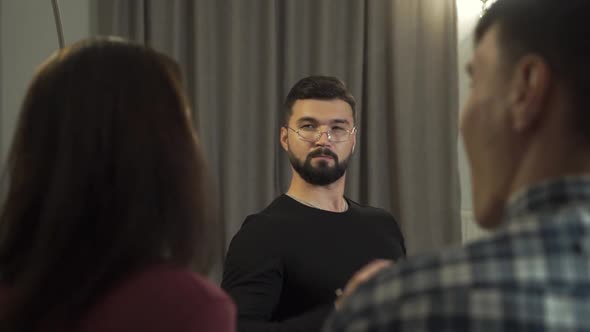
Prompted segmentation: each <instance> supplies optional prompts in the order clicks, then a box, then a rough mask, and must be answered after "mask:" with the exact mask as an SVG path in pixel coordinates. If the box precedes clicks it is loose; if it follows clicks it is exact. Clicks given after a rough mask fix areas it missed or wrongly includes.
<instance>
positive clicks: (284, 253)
mask: <svg viewBox="0 0 590 332" xmlns="http://www.w3.org/2000/svg"><path fill="white" fill-rule="evenodd" d="M347 202H348V205H349V208H348V210H347V211H345V212H342V213H335V212H329V211H324V210H320V209H315V208H312V207H308V206H306V205H303V204H301V203H299V202H297V201H295V200H294V199H292V198H291V197H289V196H287V195H281V196H279V197H278V198H277V199H275V200H274V201H273V202H272V203H271V204H270V205H269V206H268V207H267V208H266V209H264V210H263V211H261V212H260V213H258V214H254V215H250V216H248V217H247V218H246V220H245V221H244V223H243V225H242V228H241V229H240V231H239V232H238V233H237V234H236V235H235V236H234V238H233V240H232V241H231V244H230V247H229V251H228V253H227V257H226V261H225V267H224V273H223V282H222V287H223V288H224V289H225V290H226V291H227V292H228V293H229V294H230V296H231V297H232V298H233V299H234V301H235V302H236V304H237V307H238V331H240V332H271V331H272V332H279V331H281V332H287V331H288V332H295V331H305V332H314V331H319V330H320V328H321V326H322V324H323V321H324V319H325V318H326V317H327V316H328V314H329V313H330V312H331V311H332V309H333V307H334V300H335V298H336V294H335V291H336V289H338V288H344V286H345V285H346V282H347V281H348V280H349V279H350V277H351V276H352V275H353V274H354V272H356V271H357V270H358V269H360V268H362V267H363V266H364V265H365V264H367V263H369V262H370V261H372V260H373V259H377V258H385V259H392V260H399V259H400V258H402V257H403V256H405V246H404V239H403V236H402V233H401V231H400V229H399V227H398V224H397V223H396V221H395V219H394V218H393V217H392V216H391V214H389V213H387V212H386V211H384V210H381V209H377V208H373V207H367V206H361V205H359V204H358V203H355V202H353V201H351V200H349V199H347Z"/></svg>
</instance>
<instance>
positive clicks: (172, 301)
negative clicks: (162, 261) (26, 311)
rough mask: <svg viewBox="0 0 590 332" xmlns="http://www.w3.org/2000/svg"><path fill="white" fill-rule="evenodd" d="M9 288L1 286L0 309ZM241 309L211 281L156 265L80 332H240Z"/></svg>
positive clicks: (95, 311)
mask: <svg viewBox="0 0 590 332" xmlns="http://www.w3.org/2000/svg"><path fill="white" fill-rule="evenodd" d="M7 291H8V290H7V288H6V287H2V286H1V285H0V304H1V303H2V302H4V301H6V297H7ZM235 317H236V309H235V306H234V304H233V302H232V301H231V300H230V298H229V297H228V296H227V295H226V294H225V293H224V292H223V291H222V290H221V289H220V288H219V287H217V286H215V285H214V284H213V283H211V282H209V281H208V280H206V279H205V278H203V277H201V276H199V275H197V274H195V273H192V272H190V271H189V270H186V269H181V268H176V267H172V266H169V265H156V266H154V267H150V268H148V269H145V270H143V271H142V272H139V273H137V274H135V275H132V276H131V277H129V278H128V279H127V280H126V281H123V282H122V283H120V284H119V285H117V286H115V287H114V288H113V289H112V290H111V291H110V292H109V293H108V294H106V295H105V297H104V298H102V299H101V300H100V301H99V302H98V303H97V304H96V305H95V306H94V307H93V308H92V309H91V310H90V312H89V313H88V314H87V315H86V316H85V317H84V318H83V319H82V321H81V322H80V324H79V326H78V327H77V328H75V329H74V331H75V332H99V331H100V332H119V331H121V332H123V331H125V332H127V331H142V332H156V331H158V332H160V331H171V332H176V331H178V332H185V331H186V332H189V331H199V332H207V331H211V332H234V331H235V323H236V322H235Z"/></svg>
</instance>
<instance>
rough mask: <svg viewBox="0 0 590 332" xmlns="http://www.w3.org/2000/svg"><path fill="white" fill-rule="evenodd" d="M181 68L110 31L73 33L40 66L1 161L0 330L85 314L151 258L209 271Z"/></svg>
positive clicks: (197, 156) (205, 220) (199, 171)
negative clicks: (5, 295)
mask: <svg viewBox="0 0 590 332" xmlns="http://www.w3.org/2000/svg"><path fill="white" fill-rule="evenodd" d="M179 72H180V71H179V70H178V66H177V65H176V63H175V62H174V61H173V60H171V59H170V58H168V57H166V56H164V55H162V54H160V53H157V52H155V51H153V50H151V49H149V48H146V47H143V46H140V45H135V44H131V43H127V42H123V41H116V40H113V39H94V40H87V41H82V42H79V43H77V44H75V45H73V46H71V47H69V48H66V49H64V50H61V51H60V52H58V53H57V54H56V55H55V56H53V57H51V58H50V59H49V60H48V61H47V62H46V63H45V64H43V66H42V67H41V68H40V69H39V71H38V73H37V74H36V76H35V78H34V80H33V82H32V84H31V85H30V87H29V89H28V92H27V95H26V97H25V100H24V103H23V106H22V110H21V113H20V118H19V122H18V128H17V131H16V134H15V136H14V141H13V143H12V147H11V151H10V154H9V159H8V161H7V170H6V171H7V173H6V182H7V183H6V188H5V189H6V198H5V200H4V205H3V209H2V212H1V214H0V274H1V278H2V282H3V283H4V284H6V285H7V286H8V288H9V289H10V301H9V303H10V305H9V306H7V307H6V308H0V309H1V312H0V314H1V316H0V330H1V331H17V330H18V331H31V330H35V329H38V328H39V327H40V326H41V324H42V323H44V322H47V321H50V322H64V321H66V322H67V321H72V320H76V319H78V318H81V316H82V315H84V313H85V312H86V311H87V310H89V309H90V307H91V306H92V304H94V303H96V301H98V299H99V297H100V296H101V295H102V294H104V293H105V292H106V291H108V290H109V289H110V288H111V287H112V286H113V285H114V284H115V283H116V282H118V281H120V280H121V279H122V278H123V277H125V276H127V275H128V274H129V273H132V272H134V271H137V270H138V269H141V268H143V267H145V266H146V265H148V264H154V263H159V262H164V263H170V264H174V265H178V266H182V267H192V268H195V269H196V270H198V271H201V272H204V271H207V270H208V267H209V266H210V262H209V259H210V257H212V253H211V250H212V248H214V247H215V246H214V244H213V243H211V242H210V241H211V239H214V238H215V236H212V233H213V231H214V228H213V227H212V226H214V225H215V221H216V218H214V216H213V215H211V214H210V211H209V210H206V209H208V208H211V206H212V205H211V204H210V202H205V200H206V199H208V195H207V194H208V193H209V191H208V189H209V186H208V184H207V183H206V181H205V178H206V174H205V173H206V167H205V162H204V160H203V155H202V153H201V149H200V147H199V144H198V141H197V139H196V135H195V132H194V129H193V127H192V125H191V121H190V115H189V109H188V105H187V104H186V98H185V96H184V94H183V92H182V88H181V84H180V78H179ZM213 206H214V205H213ZM44 330H46V329H45V327H44Z"/></svg>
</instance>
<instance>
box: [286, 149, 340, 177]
mask: <svg viewBox="0 0 590 332" xmlns="http://www.w3.org/2000/svg"><path fill="white" fill-rule="evenodd" d="M288 154H289V161H290V162H291V165H292V166H293V169H294V170H295V172H297V174H299V176H301V178H302V179H303V180H305V182H307V183H309V184H312V185H316V186H327V185H329V184H332V183H334V182H336V181H337V180H338V179H340V178H341V177H342V176H343V175H344V173H345V172H346V168H347V167H348V158H347V159H344V160H342V161H338V156H337V155H336V154H335V153H334V152H332V151H331V150H330V149H327V148H318V149H316V150H313V151H312V152H310V153H309V154H308V155H307V158H305V161H304V162H301V161H300V160H299V159H297V157H295V155H293V153H291V151H288ZM319 156H329V157H332V158H333V159H334V166H329V165H328V161H326V160H319V161H317V166H313V165H312V164H311V161H312V159H313V158H314V157H319Z"/></svg>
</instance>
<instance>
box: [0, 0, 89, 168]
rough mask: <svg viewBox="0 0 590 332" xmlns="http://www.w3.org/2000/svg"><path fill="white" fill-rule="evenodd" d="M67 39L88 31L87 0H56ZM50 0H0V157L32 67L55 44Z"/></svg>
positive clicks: (68, 41) (39, 61)
mask: <svg viewBox="0 0 590 332" xmlns="http://www.w3.org/2000/svg"><path fill="white" fill-rule="evenodd" d="M59 4H60V8H61V17H62V23H63V27H64V37H65V40H66V44H67V43H71V42H73V41H76V40H78V39H81V38H84V37H87V36H89V35H90V30H91V22H90V0H60V2H59ZM52 8H53V7H52V6H51V1H49V0H45V1H40V0H2V1H0V161H1V162H2V164H3V162H4V160H5V156H6V153H7V152H8V148H9V146H10V141H11V138H12V135H13V133H14V128H15V124H16V120H17V115H18V112H19V108H20V104H21V102H22V99H23V97H24V94H25V91H26V89H27V86H28V84H29V81H30V80H31V78H32V77H33V74H34V72H35V68H36V67H37V66H38V65H39V64H40V63H41V62H42V61H43V60H44V59H46V58H47V57H48V56H49V55H51V54H52V53H53V52H54V51H55V50H56V49H57V48H58V41H57V32H56V28H55V22H54V19H53V9H52Z"/></svg>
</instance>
